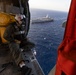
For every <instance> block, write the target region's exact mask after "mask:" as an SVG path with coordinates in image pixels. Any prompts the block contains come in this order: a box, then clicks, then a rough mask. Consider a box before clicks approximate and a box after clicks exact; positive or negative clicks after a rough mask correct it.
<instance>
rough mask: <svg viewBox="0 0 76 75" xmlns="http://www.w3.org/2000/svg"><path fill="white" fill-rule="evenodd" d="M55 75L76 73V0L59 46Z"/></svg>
mask: <svg viewBox="0 0 76 75" xmlns="http://www.w3.org/2000/svg"><path fill="white" fill-rule="evenodd" d="M55 75H76V0H72V2H71V6H70V11H69V14H68V19H67V23H66V29H65V34H64V38H63V41H62V43H61V44H60V46H59V48H58V59H57V63H56V72H55Z"/></svg>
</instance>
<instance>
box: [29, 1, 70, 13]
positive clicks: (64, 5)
mask: <svg viewBox="0 0 76 75" xmlns="http://www.w3.org/2000/svg"><path fill="white" fill-rule="evenodd" d="M70 3H71V0H29V5H30V8H38V9H47V10H58V11H65V12H68V10H69V7H70Z"/></svg>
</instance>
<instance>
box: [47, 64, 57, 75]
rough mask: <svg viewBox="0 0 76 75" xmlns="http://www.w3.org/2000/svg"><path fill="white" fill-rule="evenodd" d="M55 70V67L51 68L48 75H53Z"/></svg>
mask: <svg viewBox="0 0 76 75" xmlns="http://www.w3.org/2000/svg"><path fill="white" fill-rule="evenodd" d="M55 69H56V65H55V66H54V67H53V68H52V70H51V71H50V73H49V74H48V75H55Z"/></svg>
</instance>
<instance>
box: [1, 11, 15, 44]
mask: <svg viewBox="0 0 76 75" xmlns="http://www.w3.org/2000/svg"><path fill="white" fill-rule="evenodd" d="M15 21H16V20H15V18H14V15H12V14H8V13H4V12H0V38H1V41H2V43H7V41H6V40H5V39H4V38H3V34H4V32H5V29H6V27H7V26H8V25H9V24H10V23H12V22H15Z"/></svg>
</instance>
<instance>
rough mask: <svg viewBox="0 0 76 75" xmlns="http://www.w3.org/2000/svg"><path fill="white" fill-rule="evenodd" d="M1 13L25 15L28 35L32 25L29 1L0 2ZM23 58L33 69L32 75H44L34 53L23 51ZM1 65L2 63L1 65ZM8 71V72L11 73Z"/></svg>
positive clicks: (1, 0) (10, 0) (5, 0)
mask: <svg viewBox="0 0 76 75" xmlns="http://www.w3.org/2000/svg"><path fill="white" fill-rule="evenodd" d="M0 12H5V13H8V14H12V15H15V14H23V15H25V17H26V18H25V20H24V21H25V25H26V28H25V32H26V35H25V36H27V34H28V30H29V25H30V11H29V4H28V0H8V1H7V0H0ZM22 55H23V58H24V59H25V61H26V62H25V63H26V65H27V66H28V67H30V68H31V69H32V72H31V74H30V75H44V72H43V70H42V69H41V67H40V65H39V63H38V61H37V59H36V57H35V55H34V53H33V51H32V50H29V51H22ZM0 64H1V63H0ZM9 70H10V69H9ZM9 70H8V72H9Z"/></svg>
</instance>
